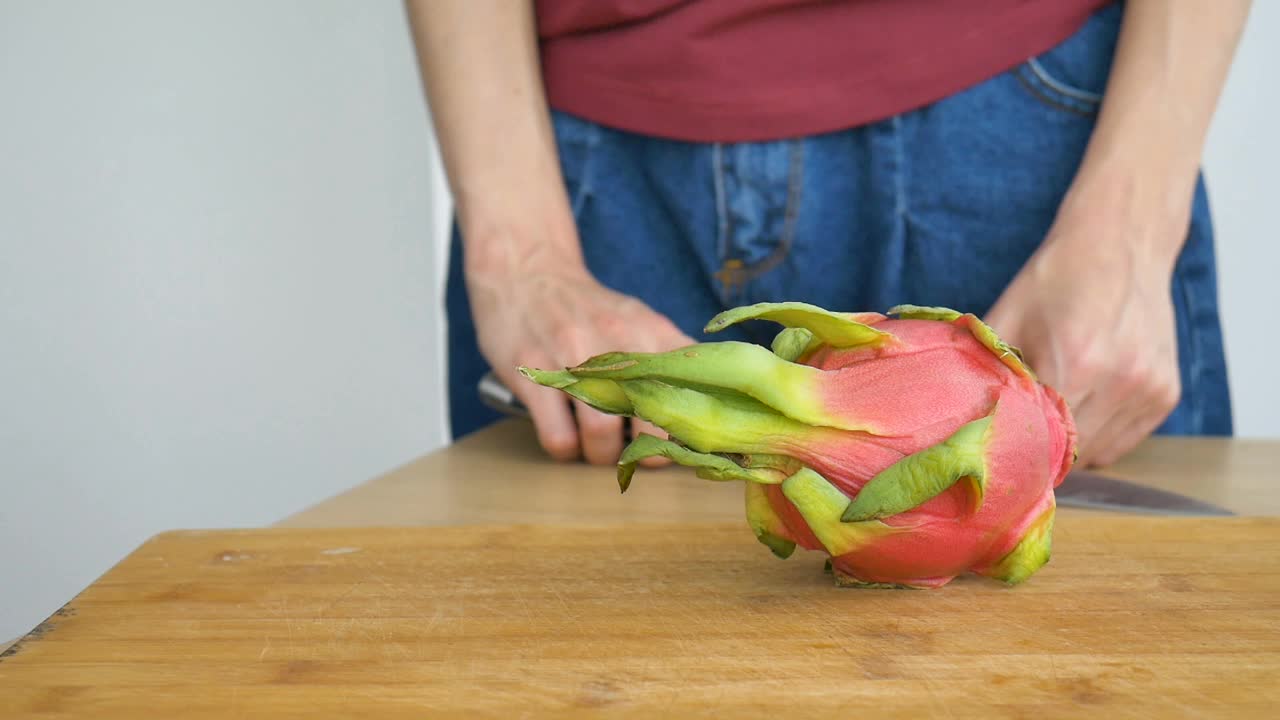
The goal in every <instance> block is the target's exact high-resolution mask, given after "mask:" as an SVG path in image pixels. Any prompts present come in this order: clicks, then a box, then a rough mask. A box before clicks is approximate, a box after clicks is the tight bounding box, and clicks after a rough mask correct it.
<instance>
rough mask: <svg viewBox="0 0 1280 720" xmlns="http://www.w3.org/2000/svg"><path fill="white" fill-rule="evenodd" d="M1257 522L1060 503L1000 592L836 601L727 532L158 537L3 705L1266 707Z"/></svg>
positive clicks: (821, 583) (1268, 680) (22, 710)
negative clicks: (1082, 511) (1045, 550)
mask: <svg viewBox="0 0 1280 720" xmlns="http://www.w3.org/2000/svg"><path fill="white" fill-rule="evenodd" d="M1278 629H1280V520H1277V519H1264V518H1235V519H1212V520H1210V519H1167V518H1127V517H1116V516H1103V517H1097V516H1064V517H1063V518H1062V519H1061V520H1060V523H1059V527H1058V530H1057V533H1056V537H1055V554H1054V558H1053V560H1052V561H1051V563H1050V564H1049V565H1048V566H1047V567H1046V568H1045V569H1044V570H1043V571H1042V572H1041V573H1039V574H1038V575H1036V576H1035V577H1034V578H1032V579H1031V580H1030V581H1029V582H1028V583H1026V584H1024V585H1021V586H1019V587H1016V588H1006V587H1004V586H1002V585H1000V584H998V583H995V582H992V581H990V580H986V579H983V578H976V577H973V578H962V579H960V580H957V581H955V582H953V583H952V584H951V585H949V586H947V587H945V588H943V589H940V590H936V591H907V590H854V589H837V588H835V587H833V586H832V583H831V580H830V578H829V577H828V576H825V575H824V574H823V573H822V557H821V556H820V555H818V554H816V553H798V554H797V555H796V556H793V557H792V558H791V559H790V560H786V561H780V560H777V559H775V558H773V557H772V556H771V555H770V554H769V553H768V551H767V550H766V549H765V548H763V547H762V546H760V545H758V544H757V543H756V542H755V539H754V538H753V537H752V536H751V533H750V531H749V530H747V528H746V526H745V523H742V522H740V521H739V522H734V523H730V524H682V525H678V526H671V527H660V526H653V525H647V524H629V525H624V526H617V525H614V526H601V527H550V526H488V527H467V528H380V529H364V528H345V529H342V528H334V529H268V530H245V531H223V532H213V531H210V532H177V533H169V534H165V535H161V536H158V537H156V538H154V539H152V540H151V541H149V542H148V543H146V544H145V545H143V546H142V547H141V548H140V549H138V550H137V551H136V552H135V553H133V554H132V555H130V556H129V557H128V558H126V559H125V560H124V561H123V562H122V563H120V564H119V565H118V566H116V567H115V568H113V569H112V570H110V571H109V572H108V573H107V574H106V575H105V576H104V577H102V578H101V579H100V580H99V581H98V582H96V583H94V584H93V585H92V586H91V587H89V588H88V589H87V590H85V591H84V592H83V593H81V594H80V595H79V596H78V597H76V598H75V599H73V600H72V601H71V602H70V603H68V604H67V605H66V606H65V607H64V608H63V609H62V610H60V611H59V612H58V613H56V614H55V615H54V616H53V617H51V618H50V619H49V620H48V621H47V622H46V623H44V624H42V625H41V626H40V627H38V628H37V629H36V631H35V632H33V633H32V634H31V635H28V636H27V637H26V638H25V639H24V640H23V641H22V642H20V643H19V644H18V645H16V646H15V647H13V648H11V649H10V650H9V651H8V652H7V654H6V655H5V656H4V657H3V658H2V659H0V717H4V718H20V717H67V718H70V717H85V718H144V717H165V718H167V717H184V718H280V717H309V718H321V717H324V718H327V717H368V718H383V717H404V718H419V717H504V718H506V717H541V716H557V717H576V716H596V715H608V716H620V717H672V718H676V717H692V716H716V717H734V718H738V717H770V716H787V717H824V718H834V717H875V718H886V717H926V716H933V717H986V718H989V717H1026V718H1046V717H1054V718H1056V717H1066V716H1093V717H1098V716H1102V717H1106V718H1108V719H1109V720H1110V719H1111V718H1156V717H1231V718H1240V717H1275V710H1276V707H1277V706H1278V705H1280V632H1277V630H1278Z"/></svg>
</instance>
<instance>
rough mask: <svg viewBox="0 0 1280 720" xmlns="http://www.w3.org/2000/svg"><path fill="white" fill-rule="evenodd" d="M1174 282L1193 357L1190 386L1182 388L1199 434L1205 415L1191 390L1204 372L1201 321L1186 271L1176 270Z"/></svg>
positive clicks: (1189, 364)
mask: <svg viewBox="0 0 1280 720" xmlns="http://www.w3.org/2000/svg"><path fill="white" fill-rule="evenodd" d="M1174 283H1176V284H1177V286H1178V291H1179V292H1180V293H1182V304H1183V307H1185V308H1186V313H1187V346H1188V347H1189V348H1190V353H1191V357H1190V358H1187V384H1188V386H1189V387H1184V388H1182V398H1183V399H1185V401H1186V403H1187V410H1188V411H1189V413H1190V415H1191V432H1192V433H1193V434H1199V433H1201V432H1203V430H1204V415H1203V413H1202V412H1201V411H1200V407H1199V404H1198V402H1197V401H1198V400H1199V393H1195V392H1191V389H1192V388H1194V387H1197V386H1199V384H1200V376H1201V375H1203V374H1204V353H1203V352H1202V348H1201V347H1200V330H1199V329H1198V327H1199V325H1200V322H1199V318H1198V317H1197V315H1198V314H1199V313H1198V312H1197V311H1196V306H1195V301H1194V298H1193V297H1192V293H1191V288H1190V283H1188V282H1187V277H1186V273H1184V272H1177V271H1176V270H1175V271H1174Z"/></svg>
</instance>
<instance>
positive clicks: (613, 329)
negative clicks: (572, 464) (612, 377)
mask: <svg viewBox="0 0 1280 720" xmlns="http://www.w3.org/2000/svg"><path fill="white" fill-rule="evenodd" d="M468 288H469V291H470V293H471V304H472V313H473V316H474V318H475V323H476V330H477V332H478V335H479V341H480V350H481V352H482V353H483V354H484V356H485V359H487V360H488V361H489V364H490V365H491V366H492V367H493V371H494V374H496V375H497V376H498V378H499V379H500V380H502V382H503V383H505V384H506V386H507V387H508V388H510V389H511V391H512V392H514V393H515V394H516V396H517V397H518V398H520V400H521V402H523V403H524V405H525V406H526V407H527V408H529V412H530V414H531V415H532V417H533V422H534V425H535V426H536V428H537V433H538V441H539V442H540V443H541V444H542V447H543V448H544V449H545V450H546V451H547V453H549V454H550V455H551V456H552V457H554V458H556V459H557V460H574V459H577V458H578V457H580V456H581V457H585V458H586V460H587V461H588V462H591V463H593V464H609V463H615V462H617V461H618V456H619V455H620V454H621V452H622V446H623V442H624V440H625V433H624V431H625V429H626V428H625V427H624V422H625V421H626V419H625V418H620V417H616V416H612V415H606V414H604V413H601V412H599V411H597V410H593V409H591V408H590V407H588V406H587V405H585V404H583V403H582V402H580V401H577V400H574V401H573V402H572V405H570V403H569V402H566V400H565V396H564V394H563V393H561V392H560V391H557V390H552V389H550V388H544V387H541V386H538V385H535V384H533V383H531V382H529V381H528V380H526V379H524V378H523V377H520V375H519V373H518V372H517V371H516V368H517V367H518V366H520V365H526V366H529V367H536V368H543V369H555V368H562V367H572V366H574V365H577V364H578V363H581V362H582V361H584V360H586V359H587V358H589V357H591V356H593V355H598V354H600V353H604V352H609V351H613V350H619V351H631V352H659V351H665V350H673V349H675V348H678V347H683V346H685V345H690V344H692V343H693V340H691V339H690V338H689V337H688V336H686V335H684V334H683V333H682V332H680V330H679V329H678V328H677V327H676V326H675V324H673V323H672V322H671V321H670V320H668V319H667V318H666V317H664V316H663V315H660V314H658V313H657V312H654V311H653V310H652V309H650V308H649V306H647V305H646V304H644V303H643V302H641V301H640V300H638V299H636V298H634V297H630V296H627V295H623V294H620V293H617V292H614V291H613V290H610V289H609V288H606V287H604V286H603V285H601V284H600V283H599V282H597V281H596V280H595V279H594V278H593V277H592V276H591V275H590V273H588V272H587V271H586V270H585V269H583V268H582V267H581V266H575V265H574V264H573V263H566V264H565V266H564V267H560V268H555V269H548V270H541V271H539V270H530V271H527V272H521V273H514V274H513V273H502V274H500V275H499V276H491V275H486V274H484V273H479V272H477V273H472V274H471V275H469V277H468ZM571 408H572V409H571ZM575 420H576V422H575ZM630 425H631V427H630V432H631V434H632V436H634V435H635V434H638V433H640V432H647V433H649V434H651V435H657V436H658V437H664V438H665V437H666V434H665V433H663V432H662V431H661V430H659V429H658V428H656V427H654V426H653V425H650V424H649V423H647V422H644V421H641V420H639V419H632V420H630ZM645 464H646V465H649V466H655V465H662V464H665V463H663V462H661V461H659V460H653V461H648V462H646V463H645Z"/></svg>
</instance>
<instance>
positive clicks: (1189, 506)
mask: <svg viewBox="0 0 1280 720" xmlns="http://www.w3.org/2000/svg"><path fill="white" fill-rule="evenodd" d="M1054 496H1055V497H1056V499H1057V502H1058V504H1059V505H1062V506H1065V507H1078V508H1087V509H1090V510H1109V511H1113V512H1129V513H1145V514H1153V515H1187V516H1206V515H1208V516H1228V515H1235V513H1234V512H1232V511H1230V510H1227V509H1226V508H1223V507H1219V506H1217V505H1214V504H1213V503H1209V502H1205V501H1203V500H1197V499H1195V498H1192V497H1187V496H1186V495H1180V494H1178V493H1175V492H1170V491H1168V490H1161V489H1159V488H1153V487H1149V486H1146V485H1140V484H1138V483H1135V482H1130V481H1128V480H1121V479H1119V478H1114V477H1110V476H1107V475H1101V474H1099V473H1096V472H1092V471H1090V470H1081V469H1074V470H1072V471H1071V472H1069V473H1067V477H1066V478H1065V479H1063V481H1062V484H1061V485H1059V486H1058V487H1057V489H1056V490H1054Z"/></svg>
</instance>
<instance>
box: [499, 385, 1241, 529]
mask: <svg viewBox="0 0 1280 720" xmlns="http://www.w3.org/2000/svg"><path fill="white" fill-rule="evenodd" d="M479 392H480V399H481V401H482V402H484V404H485V405H488V406H489V407H490V408H492V409H494V410H497V411H498V412H501V413H503V414H505V415H510V416H512V417H521V418H528V417H529V411H528V409H527V408H525V406H524V405H523V404H521V402H520V400H519V398H517V397H516V395H515V393H513V392H511V390H510V389H508V388H507V386H506V385H503V384H502V382H501V381H500V380H498V378H497V377H495V376H494V375H493V373H489V374H487V375H485V376H484V377H483V378H481V379H480V385H479ZM1054 496H1055V498H1056V500H1057V503H1058V504H1059V505H1061V506H1063V507H1077V508H1087V509H1089V510H1109V511H1113V512H1131V513H1150V514H1154V515H1186V516H1204V515H1208V516H1227V515H1235V513H1233V512H1231V511H1230V510H1227V509H1226V508H1223V507H1219V506H1217V505H1214V504H1212V503H1208V502H1205V501H1203V500H1197V499H1195V498H1191V497H1187V496H1186V495H1179V494H1178V493H1174V492H1169V491H1168V490H1160V489H1159V488H1153V487H1148V486H1146V485H1140V484H1138V483H1135V482H1130V481H1128V480H1121V479H1119V478H1114V477H1109V476H1107V475H1101V474H1099V473H1096V472H1093V471H1091V470H1082V469H1074V470H1072V471H1071V472H1069V473H1067V477H1066V478H1065V479H1064V480H1063V481H1062V484H1061V485H1059V486H1058V487H1057V489H1056V490H1054Z"/></svg>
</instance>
